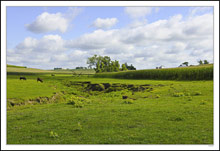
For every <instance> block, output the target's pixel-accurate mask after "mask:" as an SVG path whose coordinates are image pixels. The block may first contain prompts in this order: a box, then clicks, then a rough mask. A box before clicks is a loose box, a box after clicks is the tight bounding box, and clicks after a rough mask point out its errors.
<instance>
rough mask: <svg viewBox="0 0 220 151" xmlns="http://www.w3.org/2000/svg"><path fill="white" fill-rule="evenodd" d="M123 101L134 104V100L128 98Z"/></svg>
mask: <svg viewBox="0 0 220 151" xmlns="http://www.w3.org/2000/svg"><path fill="white" fill-rule="evenodd" d="M123 103H125V104H133V103H134V100H131V99H126V100H125V101H124V102H123Z"/></svg>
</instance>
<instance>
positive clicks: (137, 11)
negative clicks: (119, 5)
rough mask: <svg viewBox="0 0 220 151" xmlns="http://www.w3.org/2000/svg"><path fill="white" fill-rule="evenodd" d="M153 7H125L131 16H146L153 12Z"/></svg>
mask: <svg viewBox="0 0 220 151" xmlns="http://www.w3.org/2000/svg"><path fill="white" fill-rule="evenodd" d="M151 12H152V7H125V13H127V14H128V15H129V16H130V17H131V18H139V17H145V16H146V15H149V14H151Z"/></svg>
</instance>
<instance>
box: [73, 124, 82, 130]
mask: <svg viewBox="0 0 220 151" xmlns="http://www.w3.org/2000/svg"><path fill="white" fill-rule="evenodd" d="M81 130H82V125H81V124H80V122H78V123H77V128H76V129H75V131H81Z"/></svg>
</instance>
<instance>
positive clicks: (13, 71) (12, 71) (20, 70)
mask: <svg viewBox="0 0 220 151" xmlns="http://www.w3.org/2000/svg"><path fill="white" fill-rule="evenodd" d="M7 74H8V75H18V74H19V75H29V74H95V71H94V70H93V69H74V70H42V69H35V68H24V67H20V66H16V67H15V66H13V65H9V66H7Z"/></svg>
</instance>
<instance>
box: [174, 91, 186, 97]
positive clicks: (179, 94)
mask: <svg viewBox="0 0 220 151" xmlns="http://www.w3.org/2000/svg"><path fill="white" fill-rule="evenodd" d="M173 96H174V97H181V96H184V93H182V92H179V93H174V94H173Z"/></svg>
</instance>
